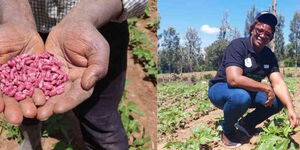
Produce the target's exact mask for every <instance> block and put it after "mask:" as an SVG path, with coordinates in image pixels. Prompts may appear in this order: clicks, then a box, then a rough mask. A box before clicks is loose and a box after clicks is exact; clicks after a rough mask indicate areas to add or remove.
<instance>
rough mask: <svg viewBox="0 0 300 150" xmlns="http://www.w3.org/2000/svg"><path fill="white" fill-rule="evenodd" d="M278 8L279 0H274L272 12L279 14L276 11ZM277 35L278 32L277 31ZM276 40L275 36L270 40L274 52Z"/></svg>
mask: <svg viewBox="0 0 300 150" xmlns="http://www.w3.org/2000/svg"><path fill="white" fill-rule="evenodd" d="M276 9H277V2H276V0H272V8H271V11H272V13H273V14H274V15H275V16H277V12H276ZM275 36H276V32H275ZM274 40H276V39H275V38H274V39H273V40H272V41H271V42H270V44H269V45H270V48H271V50H272V51H273V52H274V51H275V41H274Z"/></svg>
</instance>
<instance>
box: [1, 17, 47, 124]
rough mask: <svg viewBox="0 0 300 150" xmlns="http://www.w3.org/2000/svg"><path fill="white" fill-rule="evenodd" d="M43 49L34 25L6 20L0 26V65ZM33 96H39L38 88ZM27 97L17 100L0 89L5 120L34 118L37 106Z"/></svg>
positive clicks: (20, 120)
mask: <svg viewBox="0 0 300 150" xmlns="http://www.w3.org/2000/svg"><path fill="white" fill-rule="evenodd" d="M42 51H44V43H43V41H42V39H41V38H40V36H39V34H38V33H37V32H36V29H35V27H33V26H29V25H28V24H26V23H21V22H19V23H14V22H6V23H3V24H1V26H0V65H2V64H5V63H7V62H8V61H9V60H11V59H12V58H13V57H15V56H18V55H21V54H38V53H41V52H42ZM37 91H38V92H34V93H33V97H38V98H41V97H42V95H43V94H41V92H40V91H39V90H37ZM33 97H27V98H26V99H24V100H23V101H20V102H17V101H16V99H15V98H14V97H10V96H7V95H5V94H3V93H2V92H1V91H0V112H4V117H5V119H6V121H7V122H9V123H11V124H14V125H20V124H21V122H22V120H23V117H27V118H35V117H36V115H37V107H36V106H35V104H34V101H35V100H34V98H33Z"/></svg>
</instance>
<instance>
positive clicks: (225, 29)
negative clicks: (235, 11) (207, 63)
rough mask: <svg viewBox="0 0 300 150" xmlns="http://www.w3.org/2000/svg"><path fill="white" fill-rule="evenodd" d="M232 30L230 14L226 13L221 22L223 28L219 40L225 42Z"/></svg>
mask: <svg viewBox="0 0 300 150" xmlns="http://www.w3.org/2000/svg"><path fill="white" fill-rule="evenodd" d="M229 30H230V25H229V23H228V12H227V11H226V12H224V15H223V18H222V21H221V27H220V32H219V37H218V40H225V39H226V37H227V36H228V34H229Z"/></svg>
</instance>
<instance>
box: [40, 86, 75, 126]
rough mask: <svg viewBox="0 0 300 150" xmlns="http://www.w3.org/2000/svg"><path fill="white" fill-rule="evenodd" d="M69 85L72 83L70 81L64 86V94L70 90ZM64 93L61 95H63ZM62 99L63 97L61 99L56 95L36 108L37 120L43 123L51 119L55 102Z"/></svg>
mask: <svg viewBox="0 0 300 150" xmlns="http://www.w3.org/2000/svg"><path fill="white" fill-rule="evenodd" d="M71 83H72V82H71V81H68V82H66V83H65V84H64V91H65V92H66V91H68V90H70V88H71ZM65 92H64V93H63V94H62V95H64V94H65ZM62 98H64V97H62V96H61V95H56V96H53V97H51V98H49V99H48V100H47V101H46V102H45V104H44V105H43V106H40V107H39V108H38V114H37V118H38V119H39V120H41V121H44V120H47V119H48V118H49V117H51V116H52V115H53V113H54V112H53V111H54V106H55V103H56V102H57V101H60V100H61V99H62Z"/></svg>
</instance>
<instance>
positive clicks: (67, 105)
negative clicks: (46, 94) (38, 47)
mask: <svg viewBox="0 0 300 150" xmlns="http://www.w3.org/2000/svg"><path fill="white" fill-rule="evenodd" d="M45 49H46V51H49V52H50V53H53V54H54V55H55V56H56V57H57V58H58V59H59V61H60V62H61V63H62V68H63V70H65V71H66V73H67V74H68V75H69V80H68V81H67V82H66V83H65V87H64V88H65V92H64V93H63V94H61V95H56V96H53V97H51V98H49V100H47V101H46V104H45V105H43V106H41V107H39V108H38V115H37V118H38V119H40V120H46V119H48V118H49V117H50V116H51V115H52V114H53V113H64V112H66V111H69V110H71V109H73V108H74V107H76V106H77V105H79V104H80V103H82V102H83V101H84V100H86V99H87V98H89V97H90V96H91V94H92V92H93V89H94V85H95V83H96V81H97V80H99V79H101V78H103V77H104V76H105V75H106V73H107V69H108V62H109V44H108V43H107V41H106V40H105V39H104V37H103V36H102V35H101V34H100V33H99V32H98V30H97V29H96V27H95V26H94V25H92V24H90V23H86V22H76V23H75V22H72V21H71V20H68V21H66V20H64V21H62V22H61V23H60V24H58V25H57V26H56V27H54V28H53V29H52V31H51V32H50V33H49V36H48V38H47V40H46V44H45Z"/></svg>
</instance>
